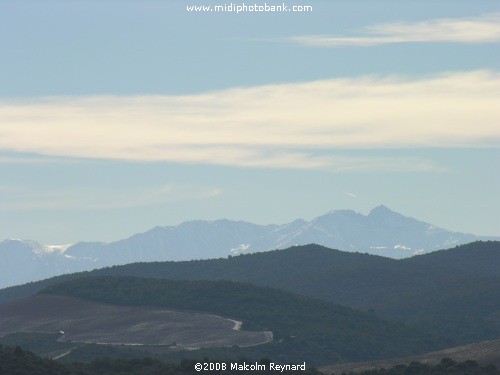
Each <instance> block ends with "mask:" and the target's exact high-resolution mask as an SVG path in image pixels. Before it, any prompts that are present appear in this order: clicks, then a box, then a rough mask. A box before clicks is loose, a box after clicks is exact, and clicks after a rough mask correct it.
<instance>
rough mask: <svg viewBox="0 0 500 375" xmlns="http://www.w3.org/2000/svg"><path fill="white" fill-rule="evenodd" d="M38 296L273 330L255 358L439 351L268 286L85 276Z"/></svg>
mask: <svg viewBox="0 0 500 375" xmlns="http://www.w3.org/2000/svg"><path fill="white" fill-rule="evenodd" d="M42 293H51V294H57V295H70V296H73V297H78V298H83V299H89V300H93V301H99V302H106V303H111V304H118V305H148V306H162V307H169V308H176V309H188V310H196V311H203V312H209V313H214V314H218V315H222V316H225V317H229V318H235V319H242V320H243V326H244V328H245V329H250V330H270V331H272V332H273V333H274V339H275V341H274V343H272V344H266V345H261V346H256V347H254V348H253V350H254V355H255V358H256V359H258V358H261V357H269V358H279V359H280V361H283V362H285V363H286V362H288V361H294V362H299V363H301V362H302V361H306V362H307V363H310V364H325V363H331V362H339V361H357V360H366V359H375V358H388V357H394V356H398V355H401V354H405V353H406V354H408V353H417V352H424V351H426V350H428V349H430V348H436V347H437V346H438V345H440V344H441V345H442V344H443V343H442V342H439V341H437V340H436V338H435V337H431V336H430V335H423V334H421V333H419V332H418V331H417V330H413V329H410V328H408V327H406V326H404V325H403V324H400V323H392V322H387V321H384V320H382V319H380V318H377V317H375V316H373V315H371V314H369V313H363V312H360V311H356V310H353V309H351V308H346V307H342V306H337V305H335V304H332V303H329V302H325V301H320V300H315V299H312V298H309V297H303V296H297V295H294V294H292V293H287V292H283V291H280V290H277V289H273V288H268V287H257V286H254V285H250V284H242V283H235V282H231V281H173V280H158V279H144V278H137V277H129V276H127V277H123V276H122V277H120V276H106V277H87V278H81V279H76V280H71V281H67V282H63V283H60V284H56V285H52V286H50V287H48V288H47V289H45V290H43V291H42Z"/></svg>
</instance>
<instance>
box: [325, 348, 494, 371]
mask: <svg viewBox="0 0 500 375" xmlns="http://www.w3.org/2000/svg"><path fill="white" fill-rule="evenodd" d="M442 358H451V359H453V360H454V361H457V362H463V361H466V360H469V359H472V360H475V361H477V362H479V363H480V364H482V365H489V364H494V365H496V366H497V367H500V340H490V341H482V342H479V343H475V344H470V345H462V346H457V347H454V348H449V349H444V350H440V351H437V352H432V353H426V354H422V355H418V356H412V357H404V358H394V359H389V360H384V361H374V362H356V363H344V364H340V365H333V366H325V367H321V368H319V370H320V371H321V372H323V373H325V374H341V373H343V372H350V371H354V372H360V371H366V370H371V369H379V368H382V367H384V368H390V367H392V366H395V365H399V364H405V365H408V364H410V363H411V362H415V361H417V362H420V363H426V364H430V365H435V364H438V363H439V362H440V361H441V359H442Z"/></svg>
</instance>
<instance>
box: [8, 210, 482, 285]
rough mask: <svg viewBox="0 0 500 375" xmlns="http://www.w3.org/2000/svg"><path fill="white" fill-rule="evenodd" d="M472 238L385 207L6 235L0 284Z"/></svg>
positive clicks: (408, 252) (420, 248)
mask: <svg viewBox="0 0 500 375" xmlns="http://www.w3.org/2000/svg"><path fill="white" fill-rule="evenodd" d="M478 239H481V238H480V237H477V236H474V235H472V234H463V233H458V232H450V231H447V230H445V229H441V228H438V227H435V226H433V225H431V224H428V223H424V222H421V221H418V220H416V219H412V218H409V217H405V216H403V215H401V214H399V213H396V212H393V211H391V210H390V209H388V208H387V207H385V206H378V207H376V208H374V209H373V210H372V211H371V212H370V213H369V214H368V215H366V216H365V215H362V214H360V213H356V212H354V211H350V210H337V211H331V212H329V213H327V214H325V215H323V216H319V217H317V218H315V219H313V220H311V221H310V222H308V221H305V220H295V221H293V222H291V223H288V224H283V225H256V224H252V223H247V222H243V221H231V220H217V221H190V222H185V223H182V224H180V225H178V226H167V227H155V228H153V229H151V230H149V231H147V232H145V233H139V234H135V235H133V236H132V237H129V238H127V239H124V240H120V241H116V242H110V243H104V242H79V243H77V244H74V245H72V246H69V247H68V248H67V249H65V248H57V247H49V246H45V247H44V246H42V245H40V244H38V243H36V242H33V241H20V240H6V241H4V242H2V243H0V287H6V286H10V285H15V284H19V283H23V282H28V281H33V280H40V279H43V278H46V277H50V276H54V275H59V274H62V273H68V272H77V271H82V270H90V269H95V268H100V267H105V266H112V265H119V264H127V263H133V262H151V261H169V260H175V261H178V260H191V259H210V258H221V257H223V258H225V257H227V256H228V255H237V254H241V253H253V252H259V251H268V250H273V249H284V248H287V247H290V246H296V245H306V244H309V243H316V244H320V245H323V246H327V247H330V248H335V249H340V250H344V251H358V252H367V253H370V254H378V255H382V256H386V257H393V258H404V257H409V256H412V255H414V254H422V253H426V252H430V251H434V250H438V249H445V248H450V247H453V246H456V245H459V244H464V243H468V242H472V241H476V240H478Z"/></svg>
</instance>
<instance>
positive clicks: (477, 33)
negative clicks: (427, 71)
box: [287, 13, 500, 47]
mask: <svg viewBox="0 0 500 375" xmlns="http://www.w3.org/2000/svg"><path fill="white" fill-rule="evenodd" d="M287 40H289V41H292V42H295V43H299V44H302V45H308V46H314V47H340V46H376V45H381V44H391V43H422V42H426V43H429V42H431V43H436V42H451V43H494V42H499V41H500V13H493V14H487V15H484V16H481V17H475V18H462V19H437V20H430V21H421V22H398V23H388V24H381V25H374V26H369V27H367V28H365V29H364V30H362V31H361V33H360V35H357V36H324V35H323V36H321V35H316V36H314V35H302V36H295V37H292V38H289V39H287Z"/></svg>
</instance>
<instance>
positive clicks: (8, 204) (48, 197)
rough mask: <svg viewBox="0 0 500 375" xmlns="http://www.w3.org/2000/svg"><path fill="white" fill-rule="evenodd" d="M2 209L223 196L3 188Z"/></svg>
mask: <svg viewBox="0 0 500 375" xmlns="http://www.w3.org/2000/svg"><path fill="white" fill-rule="evenodd" d="M0 192H2V194H1V195H0V207H1V208H2V209H4V210H37V209H74V208H78V209H85V210H100V209H119V208H131V207H144V206H150V205H158V204H163V203H168V202H179V201H192V200H202V199H208V198H212V197H215V196H218V195H220V194H222V189H220V188H218V187H215V186H197V185H192V184H183V183H167V184H164V185H162V186H159V187H156V188H126V187H125V188H120V189H118V190H117V189H110V188H108V189H107V188H99V189H95V188H86V189H85V188H73V189H69V188H64V189H57V188H56V189H50V190H36V191H33V190H32V189H29V188H28V187H26V188H20V187H18V186H16V187H8V186H3V187H0Z"/></svg>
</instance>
